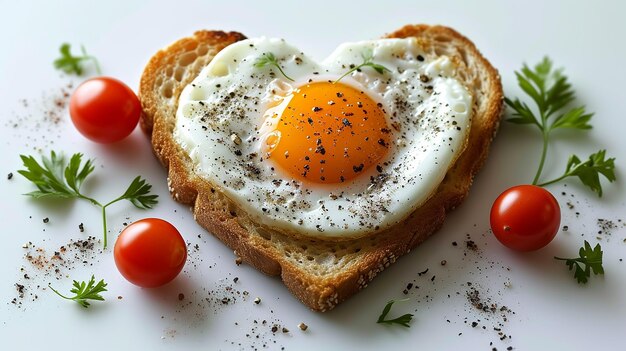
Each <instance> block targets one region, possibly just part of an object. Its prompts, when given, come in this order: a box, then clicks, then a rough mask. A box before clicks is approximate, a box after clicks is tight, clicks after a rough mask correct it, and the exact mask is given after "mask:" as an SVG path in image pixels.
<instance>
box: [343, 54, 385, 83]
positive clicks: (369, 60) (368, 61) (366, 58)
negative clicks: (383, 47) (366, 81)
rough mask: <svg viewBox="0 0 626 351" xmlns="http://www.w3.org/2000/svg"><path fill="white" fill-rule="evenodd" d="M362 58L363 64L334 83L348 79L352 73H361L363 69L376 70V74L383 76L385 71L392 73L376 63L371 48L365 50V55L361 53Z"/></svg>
mask: <svg viewBox="0 0 626 351" xmlns="http://www.w3.org/2000/svg"><path fill="white" fill-rule="evenodd" d="M361 57H362V58H363V62H362V63H361V64H360V65H358V66H355V67H352V68H351V69H350V70H349V71H348V72H346V73H344V74H343V75H342V76H341V77H339V78H338V79H337V80H336V81H334V82H333V83H337V82H339V81H340V80H342V79H343V78H344V77H346V76H347V75H349V74H350V73H352V72H354V71H360V70H361V68H363V67H371V68H372V69H374V70H375V71H376V72H378V73H380V74H383V73H385V71H388V72H391V70H389V69H388V68H387V67H385V66H383V65H379V64H377V63H374V62H373V60H374V51H373V50H372V49H370V48H367V49H365V51H364V52H363V53H361Z"/></svg>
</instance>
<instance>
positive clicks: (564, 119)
mask: <svg viewBox="0 0 626 351" xmlns="http://www.w3.org/2000/svg"><path fill="white" fill-rule="evenodd" d="M591 117H593V113H585V108H584V107H578V108H575V109H572V110H569V111H567V112H566V113H564V114H562V115H560V116H558V117H556V118H555V119H554V123H552V126H551V127H550V129H557V128H574V129H591V125H590V124H589V120H590V119H591Z"/></svg>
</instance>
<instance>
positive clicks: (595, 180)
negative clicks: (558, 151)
mask: <svg viewBox="0 0 626 351" xmlns="http://www.w3.org/2000/svg"><path fill="white" fill-rule="evenodd" d="M605 155H606V150H600V151H598V152H596V153H594V154H591V155H590V156H589V159H587V161H585V162H582V161H581V160H580V159H579V158H578V156H576V155H572V156H570V158H569V160H568V161H567V167H566V168H565V173H564V174H563V175H562V176H560V177H559V178H556V179H554V180H551V181H549V182H545V183H543V184H539V186H545V185H548V184H552V183H556V182H558V181H560V180H561V179H564V178H567V177H578V178H579V179H580V181H581V182H582V183H583V184H584V185H585V186H587V187H588V188H589V189H591V190H593V191H595V192H596V193H597V194H598V196H599V197H602V184H600V174H602V175H603V176H604V177H605V178H606V179H607V180H608V181H609V182H613V181H615V158H609V159H605Z"/></svg>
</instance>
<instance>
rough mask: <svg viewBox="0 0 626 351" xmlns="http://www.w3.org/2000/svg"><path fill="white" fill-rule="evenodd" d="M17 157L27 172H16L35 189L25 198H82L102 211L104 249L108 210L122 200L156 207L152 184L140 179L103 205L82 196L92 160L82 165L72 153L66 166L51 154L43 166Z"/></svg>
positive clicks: (26, 158) (43, 162)
mask: <svg viewBox="0 0 626 351" xmlns="http://www.w3.org/2000/svg"><path fill="white" fill-rule="evenodd" d="M20 157H21V159H22V162H23V164H24V167H26V169H25V170H19V171H18V173H19V174H21V175H23V176H24V177H25V178H26V179H28V180H30V181H31V182H33V183H34V184H35V185H36V186H37V189H38V190H35V191H31V192H30V193H26V194H24V195H27V196H32V197H34V198H36V199H39V198H63V199H83V200H87V201H89V202H91V203H92V204H94V205H96V206H98V207H100V208H101V210H102V223H103V230H104V239H103V244H104V248H106V247H107V218H106V209H107V207H109V206H110V205H112V204H114V203H116V202H118V201H121V200H128V201H130V202H131V203H132V204H133V205H135V207H137V208H140V209H149V208H152V207H153V206H154V205H156V204H157V197H158V195H154V194H150V189H151V188H152V185H150V184H148V183H147V182H146V181H145V179H142V178H141V177H140V176H137V177H136V178H135V179H133V181H132V182H131V183H130V185H129V186H128V189H126V191H125V192H124V194H122V195H121V196H120V197H118V198H116V199H114V200H112V201H109V202H107V203H106V204H104V205H103V204H102V203H100V202H99V201H96V200H95V199H93V198H91V197H88V196H86V195H84V194H83V193H81V192H80V188H81V186H82V185H83V183H84V181H85V179H86V178H87V177H88V176H89V175H90V174H91V173H92V172H93V170H94V165H93V160H87V161H85V163H83V154H81V153H76V154H74V155H73V156H72V157H71V158H70V161H69V164H68V163H67V162H66V160H65V157H63V155H57V153H55V152H54V151H51V152H50V157H49V158H48V157H46V156H42V157H41V163H42V164H39V163H38V162H37V160H35V158H34V157H33V156H25V155H20Z"/></svg>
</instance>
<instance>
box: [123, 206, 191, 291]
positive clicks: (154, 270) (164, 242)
mask: <svg viewBox="0 0 626 351" xmlns="http://www.w3.org/2000/svg"><path fill="white" fill-rule="evenodd" d="M113 256H114V258H115V265H116V266H117V269H118V270H119V271H120V273H122V275H123V276H124V278H126V280H128V281H129V282H131V283H133V284H135V285H138V286H141V287H144V288H154V287H157V286H161V285H164V284H166V283H168V282H170V281H171V280H172V279H174V278H176V276H177V275H178V273H180V271H181V270H182V269H183V266H184V265H185V261H186V260H187V246H186V245H185V240H183V237H182V236H181V235H180V233H179V232H178V230H177V229H176V228H175V227H174V226H173V225H171V224H170V223H169V222H167V221H164V220H162V219H158V218H146V219H142V220H139V221H136V222H134V223H133V224H131V225H129V226H128V227H126V228H125V229H124V230H123V231H122V233H121V234H120V235H119V237H118V238H117V241H116V242H115V248H114V249H113Z"/></svg>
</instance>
